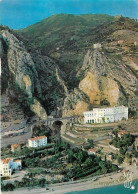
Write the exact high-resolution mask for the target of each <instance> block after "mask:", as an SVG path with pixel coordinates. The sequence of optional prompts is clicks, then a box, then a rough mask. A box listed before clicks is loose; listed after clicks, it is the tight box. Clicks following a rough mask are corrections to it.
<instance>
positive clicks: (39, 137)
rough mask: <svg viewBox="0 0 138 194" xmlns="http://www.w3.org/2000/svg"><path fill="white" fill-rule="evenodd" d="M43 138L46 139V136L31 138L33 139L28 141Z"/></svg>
mask: <svg viewBox="0 0 138 194" xmlns="http://www.w3.org/2000/svg"><path fill="white" fill-rule="evenodd" d="M43 138H46V136H45V135H44V136H39V137H33V138H30V139H29V140H31V141H33V140H37V139H43Z"/></svg>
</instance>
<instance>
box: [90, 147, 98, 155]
mask: <svg viewBox="0 0 138 194" xmlns="http://www.w3.org/2000/svg"><path fill="white" fill-rule="evenodd" d="M96 152H97V149H93V148H90V149H88V154H94V155H96Z"/></svg>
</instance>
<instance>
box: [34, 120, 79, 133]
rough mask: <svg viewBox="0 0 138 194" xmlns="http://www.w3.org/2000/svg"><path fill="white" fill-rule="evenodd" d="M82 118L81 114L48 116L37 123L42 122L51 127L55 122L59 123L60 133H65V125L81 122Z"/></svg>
mask: <svg viewBox="0 0 138 194" xmlns="http://www.w3.org/2000/svg"><path fill="white" fill-rule="evenodd" d="M82 120H83V116H70V117H61V118H48V119H46V120H41V121H39V122H36V123H35V124H34V125H36V124H37V123H38V124H40V123H43V124H44V125H47V126H49V127H53V125H54V124H55V125H56V124H59V125H61V134H65V132H66V129H67V127H68V126H69V125H70V126H72V124H73V123H78V122H79V123H81V122H82ZM34 125H33V126H32V127H31V130H33V127H34Z"/></svg>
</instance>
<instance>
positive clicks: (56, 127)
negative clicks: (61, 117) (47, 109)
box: [52, 121, 63, 131]
mask: <svg viewBox="0 0 138 194" xmlns="http://www.w3.org/2000/svg"><path fill="white" fill-rule="evenodd" d="M62 125H63V123H62V121H55V122H54V123H53V125H52V128H53V130H56V131H60V130H61V126H62Z"/></svg>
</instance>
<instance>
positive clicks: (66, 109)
mask: <svg viewBox="0 0 138 194" xmlns="http://www.w3.org/2000/svg"><path fill="white" fill-rule="evenodd" d="M98 17H99V19H98ZM78 18H79V20H78ZM102 18H103V16H102V15H100V16H97V15H94V16H89V15H86V16H81V17H78V16H73V15H66V14H65V15H64V14H63V15H62V14H61V15H59V16H58V15H57V16H52V17H50V18H47V19H46V20H44V21H42V22H39V23H37V24H35V25H33V26H30V27H28V28H26V29H24V30H21V31H17V32H13V31H11V30H9V29H8V28H4V27H1V26H0V30H1V31H0V54H1V57H2V93H4V94H5V92H6V94H8V96H9V97H10V101H11V102H12V101H14V102H15V101H17V103H18V104H20V106H21V107H22V108H23V109H24V111H25V113H26V114H27V113H28V111H31V112H32V113H35V114H36V115H38V116H39V117H41V118H46V114H48V115H53V116H59V117H61V116H71V115H82V114H83V112H84V111H86V110H91V109H92V108H93V107H95V106H97V107H98V106H103V105H108V106H119V105H125V106H128V107H129V108H132V109H135V108H136V107H137V104H138V96H137V94H138V81H137V76H138V61H137V54H138V32H137V26H138V24H137V22H136V21H134V20H132V19H129V18H123V17H120V18H118V19H117V18H110V17H108V16H104V21H103V22H102ZM108 18H110V21H108ZM68 19H69V20H68ZM82 19H83V20H82ZM93 19H94V21H93ZM95 19H96V20H95ZM98 20H99V25H97V21H98ZM55 21H56V22H55ZM66 21H68V22H66ZM58 22H59V23H58ZM50 25H51V27H50ZM101 29H102V30H101ZM17 33H18V34H17ZM95 43H100V44H101V47H100V48H96V49H95V48H94V44H95ZM100 44H99V45H100ZM55 61H56V62H55ZM7 91H8V92H7Z"/></svg>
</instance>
